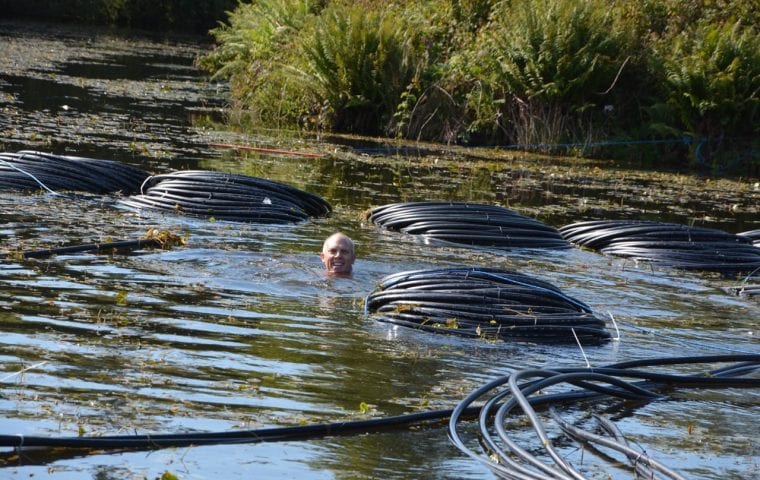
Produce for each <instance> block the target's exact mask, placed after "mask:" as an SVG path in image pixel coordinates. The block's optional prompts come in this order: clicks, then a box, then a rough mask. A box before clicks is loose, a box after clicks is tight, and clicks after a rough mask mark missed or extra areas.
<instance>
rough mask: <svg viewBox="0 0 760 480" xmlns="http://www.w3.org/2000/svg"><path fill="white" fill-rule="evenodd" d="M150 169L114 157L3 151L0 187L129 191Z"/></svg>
mask: <svg viewBox="0 0 760 480" xmlns="http://www.w3.org/2000/svg"><path fill="white" fill-rule="evenodd" d="M148 176H149V173H148V172H146V171H145V170H142V169H140V168H137V167H133V166H130V165H126V164H123V163H120V162H117V161H114V160H104V159H95V158H86V157H75V156H70V155H55V154H52V153H43V152H34V151H28V150H22V151H19V152H17V153H0V190H17V191H37V190H41V189H44V188H47V189H49V190H53V191H79V192H88V193H96V194H106V193H121V194H125V195H129V194H132V193H135V192H138V191H139V190H140V185H141V184H142V183H143V182H144V181H145V179H146V178H148Z"/></svg>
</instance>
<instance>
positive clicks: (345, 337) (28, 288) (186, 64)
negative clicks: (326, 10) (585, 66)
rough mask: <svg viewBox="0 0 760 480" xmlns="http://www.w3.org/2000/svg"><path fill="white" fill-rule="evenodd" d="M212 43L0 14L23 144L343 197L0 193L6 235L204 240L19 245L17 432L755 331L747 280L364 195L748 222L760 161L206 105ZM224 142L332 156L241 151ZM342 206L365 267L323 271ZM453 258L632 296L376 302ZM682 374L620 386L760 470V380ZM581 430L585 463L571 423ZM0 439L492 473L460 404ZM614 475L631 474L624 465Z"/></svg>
mask: <svg viewBox="0 0 760 480" xmlns="http://www.w3.org/2000/svg"><path fill="white" fill-rule="evenodd" d="M51 29H52V31H51ZM207 48H208V45H207V44H205V43H202V42H201V41H200V40H199V41H197V42H194V41H189V40H188V39H181V40H161V39H155V38H143V37H139V36H128V37H122V36H118V35H114V34H112V33H110V32H107V31H104V32H95V31H93V32H78V31H72V30H66V29H63V27H51V26H46V25H42V26H40V25H36V24H23V23H22V24H10V23H4V22H0V50H1V51H3V52H4V54H3V55H2V56H0V67H2V68H0V108H1V109H2V111H3V115H0V145H1V146H2V147H3V150H4V151H14V150H20V149H34V150H43V151H54V152H56V153H68V154H74V155H82V156H91V157H100V158H109V159H116V160H120V161H123V162H125V163H129V164H131V165H136V166H140V167H143V168H146V169H148V170H150V171H152V172H154V173H159V172H164V171H168V170H175V169H195V168H200V169H212V170H221V171H231V172H237V173H244V174H249V175H255V176H261V177H266V178H271V179H273V180H279V181H284V182H287V183H289V184H292V185H294V186H296V187H299V188H302V189H304V190H307V191H310V192H314V193H317V194H319V195H321V196H323V197H324V198H325V199H327V200H328V201H329V202H330V203H331V204H332V205H333V207H334V212H333V214H332V215H331V216H330V217H328V218H321V219H315V220H313V221H309V222H306V223H303V224H298V225H286V226H260V225H248V224H236V223H228V222H212V221H206V220H198V219H192V218H186V217H181V216H175V215H169V214H167V215H163V214H136V213H134V212H131V211H126V210H124V209H123V208H120V207H118V206H117V203H116V200H117V198H116V197H109V196H94V195H64V196H50V195H42V194H34V195H25V194H14V193H8V192H0V248H2V250H3V251H4V252H5V251H17V250H22V249H35V248H49V247H52V246H62V245H77V244H83V243H91V242H103V241H110V240H114V239H134V238H139V237H141V236H142V235H144V234H145V232H146V231H147V230H148V229H150V228H159V229H165V230H169V231H172V232H175V233H178V234H180V235H183V236H185V237H186V239H187V245H186V246H184V247H176V248H174V249H172V250H165V251H164V250H145V251H136V252H132V253H131V254H92V253H85V254H76V255H59V256H54V257H51V258H48V259H37V260H24V261H20V260H14V259H13V258H11V259H6V260H4V261H3V262H2V263H0V325H1V326H2V331H3V335H2V336H0V359H2V364H3V369H2V370H3V372H2V373H0V378H2V382H0V418H2V420H0V430H1V431H2V432H3V433H6V434H16V433H18V434H22V435H38V436H45V435H48V436H70V435H73V436H76V435H79V434H85V435H110V434H121V433H133V432H139V433H150V432H162V433H163V432H188V431H201V432H208V431H226V430H236V429H254V428H260V427H264V426H288V425H303V424H311V423H323V422H333V421H335V422H339V421H345V420H354V419H360V418H374V417H383V416H389V415H398V414H402V413H407V412H415V411H425V410H431V409H446V408H452V407H453V406H454V405H456V404H457V402H459V401H460V400H461V399H462V398H463V397H464V396H466V395H467V394H468V393H469V392H470V391H472V390H473V389H474V388H476V387H478V386H480V385H482V384H483V383H485V382H487V381H489V380H491V379H492V378H494V377H495V376H498V375H503V374H505V373H507V372H509V371H510V370H512V369H516V368H524V367H547V366H548V367H551V366H583V365H585V361H586V359H585V358H584V355H585V356H586V357H587V358H588V360H589V361H590V362H591V363H592V364H593V365H594V366H598V365H604V364H608V363H613V362H618V361H623V360H630V359H639V358H652V357H658V356H666V355H686V354H689V355H698V354H711V353H716V351H717V352H720V351H721V350H719V349H720V348H730V349H733V350H736V351H750V352H758V351H759V350H758V343H757V335H758V334H760V332H758V320H757V319H758V318H760V306H758V304H757V303H756V302H753V301H750V300H746V299H740V298H735V297H731V296H728V295H726V294H725V293H723V291H722V290H721V289H720V287H721V286H724V285H726V284H727V283H728V282H729V280H726V279H720V278H716V277H713V276H709V275H702V274H699V273H694V272H690V273H686V272H678V271H670V270H667V269H655V268H650V267H645V266H639V265H635V264H632V263H630V262H627V261H623V260H618V259H612V258H607V257H604V256H602V255H599V254H597V253H595V252H590V251H585V250H580V249H569V250H563V251H560V252H545V251H539V252H537V251H531V250H521V251H500V250H495V249H482V250H473V249H468V248H459V247H452V246H440V245H429V244H425V243H422V242H419V241H417V240H416V239H414V238H411V237H409V236H404V235H401V234H398V233H395V232H386V231H381V230H379V229H377V228H376V227H374V226H373V225H369V224H368V223H367V222H366V220H365V219H364V217H363V213H364V211H365V210H366V209H368V208H370V207H372V206H375V205H380V204H384V203H391V202H399V201H411V200H434V199H439V200H449V199H451V200H459V201H473V202H488V203H498V204H500V205H503V206H506V207H510V208H514V209H515V210H517V211H519V212H520V213H523V214H526V215H530V216H534V217H536V218H539V219H541V220H543V221H545V222H546V223H549V224H551V225H555V226H560V225H564V224H567V223H570V222H574V221H579V220H584V219H590V218H649V219H657V220H672V221H678V222H680V223H694V224H699V225H707V226H717V227H719V228H723V229H726V230H729V231H734V232H735V231H741V230H749V229H753V228H758V222H759V220H758V218H759V217H758V208H760V200H759V199H760V191H759V190H760V187H758V186H757V185H756V184H753V183H751V182H749V183H747V182H744V183H742V182H733V183H731V182H728V181H723V180H708V179H704V178H696V177H691V176H688V175H680V174H666V173H652V172H648V173H647V172H642V171H634V170H626V169H624V168H621V167H620V166H617V165H614V163H613V162H603V161H581V160H578V159H556V158H538V157H536V158H527V157H523V156H520V155H516V154H515V153H514V152H508V153H507V152H494V151H468V152H464V153H462V152H459V151H457V150H456V149H443V148H440V149H439V148H433V149H429V148H426V149H425V150H424V151H417V152H412V151H410V150H408V149H392V150H391V153H390V154H388V152H387V151H386V152H379V151H375V152H370V151H361V149H362V148H364V149H366V148H370V147H372V145H373V143H374V145H375V146H376V147H383V146H384V145H385V142H383V141H374V142H371V143H367V141H365V140H356V141H355V142H354V141H348V140H346V139H338V138H327V139H325V138H315V137H313V136H306V135H303V136H298V135H293V136H292V137H290V138H288V139H283V136H282V135H269V134H267V133H262V134H260V135H243V134H240V133H236V132H229V131H223V130H216V129H211V128H207V127H206V126H207V125H209V124H210V123H212V122H213V121H214V120H216V119H219V118H220V116H221V115H222V114H221V113H220V110H219V108H220V107H221V106H223V105H224V102H225V99H224V92H225V86H224V85H216V84H211V83H207V82H206V81H205V80H204V79H203V77H202V75H201V74H200V73H199V72H197V71H195V70H194V69H193V68H192V65H193V61H194V59H195V57H196V56H197V55H199V54H202V53H203V52H204V51H205V50H206V49H207ZM64 106H66V108H64ZM211 143H240V144H254V145H262V146H275V147H281V148H284V149H287V150H293V151H318V152H322V153H325V154H326V155H325V156H324V157H323V158H318V159H313V158H303V157H298V156H290V155H265V154H260V153H244V152H238V151H235V150H221V149H213V148H209V144H211ZM372 148H375V147H372ZM381 153H382V154H381ZM487 158H488V159H487ZM335 230H343V231H345V232H346V233H348V234H349V235H350V236H351V237H352V238H354V239H355V240H356V242H357V251H358V254H359V259H358V261H357V264H356V273H355V275H354V277H353V278H351V279H331V278H328V277H326V276H324V274H323V272H322V269H321V265H320V262H319V259H318V257H317V252H318V251H319V249H320V248H321V242H322V239H324V238H325V237H326V236H327V235H329V234H330V233H332V232H333V231H335ZM445 265H446V266H448V265H457V266H459V265H487V266H493V267H501V268H509V269H515V270H519V271H522V272H524V273H527V274H529V275H534V276H537V277H539V278H543V279H547V280H549V281H551V282H552V283H554V284H556V285H557V286H559V287H561V288H562V289H563V291H565V292H566V293H568V294H569V295H571V296H573V297H576V298H578V299H580V300H582V301H585V302H586V303H589V304H590V305H591V306H592V307H593V308H594V309H595V310H597V311H599V312H605V313H609V314H612V315H613V316H614V318H616V319H618V321H619V322H620V324H619V327H620V328H621V336H622V338H621V340H620V341H615V342H610V343H608V344H604V345H601V346H595V347H587V348H585V349H584V351H583V352H581V351H580V350H579V348H578V347H577V346H575V345H560V346H545V345H525V344H510V343H505V342H487V341H473V340H465V339H461V338H458V337H449V336H442V335H433V334H429V333H424V332H419V331H414V330H410V329H404V328H400V327H394V326H390V325H387V324H382V323H379V322H376V321H374V320H373V319H372V318H370V317H367V316H366V315H365V314H364V304H363V301H364V297H365V296H366V295H367V294H368V293H369V292H371V291H372V290H373V288H375V286H376V284H377V282H378V281H379V279H381V278H382V277H384V276H385V275H388V274H391V273H396V272H399V271H402V270H412V269H421V268H431V267H440V266H445ZM731 284H733V283H731ZM716 349H718V350H716ZM677 398H678V399H679V401H668V402H662V403H656V404H650V405H645V406H640V405H637V406H636V408H631V406H630V405H607V406H605V408H608V411H609V412H610V413H612V414H615V415H616V421H618V422H619V424H620V425H621V427H622V428H623V430H624V432H625V433H626V435H629V436H631V437H633V438H634V439H635V441H636V442H637V443H640V444H642V445H644V447H645V448H646V449H647V451H648V452H649V453H651V452H658V454H661V455H660V456H659V459H660V460H665V461H666V463H668V464H669V466H671V467H674V468H676V469H679V470H681V471H683V472H684V473H686V474H693V475H695V476H704V477H708V478H751V477H752V476H753V475H755V474H757V472H758V462H757V445H756V439H755V436H756V432H755V429H754V425H755V423H756V422H754V420H753V419H754V418H755V417H756V416H757V414H759V413H760V411H759V410H758V409H759V408H760V407H759V406H758V405H760V401H758V400H759V399H758V397H757V393H756V392H749V393H748V392H740V393H737V392H731V391H729V392H726V393H725V395H722V394H721V395H719V394H711V393H709V392H708V393H706V394H682V395H680V396H678V397H677ZM586 411H587V408H585V407H584V408H579V409H577V410H573V414H577V415H579V416H582V415H583V413H584V412H586ZM526 437H527V435H526ZM729 445H730V447H729ZM737 445H738V446H737ZM561 449H562V452H563V454H564V455H567V456H568V457H570V458H571V460H572V461H574V462H578V463H583V462H581V460H580V459H579V455H580V453H579V451H578V450H577V449H575V447H573V446H571V445H562V446H561ZM673 452H676V453H675V454H674V453H673ZM0 453H2V456H0V469H2V476H3V477H4V478H5V477H7V476H10V478H29V477H31V476H38V477H40V476H49V477H51V478H57V479H66V478H83V477H91V478H99V479H104V478H114V479H116V478H133V477H135V476H142V477H148V478H155V477H159V476H160V475H161V474H162V472H164V471H165V470H172V471H174V472H175V473H176V474H178V476H180V477H181V478H184V477H188V478H249V477H250V476H251V474H252V473H253V474H256V475H258V476H260V477H262V478H294V477H297V478H304V479H309V480H312V479H321V478H399V479H401V478H431V479H432V478H436V479H440V478H452V479H454V478H457V479H461V478H472V479H481V478H491V474H490V473H488V472H486V471H484V470H483V468H482V467H480V466H478V465H477V464H474V463H473V462H471V461H470V460H469V459H467V458H466V457H464V456H463V455H461V454H459V453H458V451H457V450H456V449H455V448H454V447H453V446H452V445H451V444H450V443H449V441H448V439H447V438H446V433H445V430H444V429H442V428H431V429H422V430H412V431H400V432H385V433H382V434H373V435H365V436H360V437H334V438H323V439H318V440H314V441H308V442H284V443H280V444H261V445H232V446H218V447H197V448H188V449H167V450H161V451H157V452H151V453H150V454H148V453H146V452H136V451H131V452H119V453H116V452H87V454H86V455H85V454H84V452H72V451H60V450H43V451H41V452H34V451H28V452H27V451H22V452H20V454H18V453H17V452H15V451H10V450H9V451H6V452H0ZM718 459H720V460H718ZM586 462H587V463H588V462H590V460H588V459H586ZM594 468H597V469H601V470H604V469H606V468H607V467H606V464H605V463H604V462H601V464H597V465H596V467H594V466H593V465H592V466H590V467H589V471H592V472H593V471H594V470H593V469H594ZM597 473H598V472H597ZM605 474H608V475H609V476H611V477H612V478H626V475H625V474H624V473H623V472H622V470H619V469H618V468H617V467H609V470H608V471H606V472H605ZM605 478H606V476H605Z"/></svg>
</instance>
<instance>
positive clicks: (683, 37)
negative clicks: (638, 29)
mask: <svg viewBox="0 0 760 480" xmlns="http://www.w3.org/2000/svg"><path fill="white" fill-rule="evenodd" d="M758 45H760V34H758V32H757V31H756V30H755V29H754V28H752V27H746V26H743V25H742V24H741V23H739V22H737V23H734V24H733V25H731V24H726V25H723V26H720V25H718V26H716V25H713V24H709V23H707V22H704V21H703V22H700V23H699V24H698V25H697V26H696V27H695V28H693V29H691V30H688V31H684V32H682V33H680V34H678V35H677V36H675V38H673V39H672V40H669V41H667V42H665V41H663V42H661V43H660V45H659V48H658V49H657V50H656V55H655V56H654V57H653V61H654V62H655V66H654V68H655V69H656V70H657V71H658V72H659V75H660V78H661V85H662V88H663V99H662V101H661V102H658V103H657V104H655V105H654V106H653V107H652V108H650V109H649V113H650V114H651V116H652V118H651V127H652V129H653V130H655V131H657V132H659V133H661V134H664V135H670V136H673V135H676V136H686V137H692V138H695V139H707V142H705V143H703V146H702V148H700V149H699V150H697V149H696V148H697V146H698V145H699V144H700V143H701V142H695V143H694V148H693V149H692V151H691V160H692V163H703V162H713V163H715V162H716V160H717V161H719V162H720V161H721V160H720V159H721V157H723V161H725V157H726V156H729V157H735V156H736V154H737V149H736V148H731V147H739V150H742V149H748V148H751V147H752V145H751V144H752V141H753V139H755V138H756V136H757V134H758V133H760V50H758ZM754 141H755V143H756V140H754ZM755 149H757V145H755Z"/></svg>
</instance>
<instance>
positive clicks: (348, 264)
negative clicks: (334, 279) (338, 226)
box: [319, 232, 356, 276]
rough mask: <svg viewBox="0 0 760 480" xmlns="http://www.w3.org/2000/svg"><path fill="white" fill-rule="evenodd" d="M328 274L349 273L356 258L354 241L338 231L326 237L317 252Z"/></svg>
mask: <svg viewBox="0 0 760 480" xmlns="http://www.w3.org/2000/svg"><path fill="white" fill-rule="evenodd" d="M319 258H320V259H322V263H323V264H324V265H325V270H326V271H327V273H328V275H338V276H340V275H350V274H351V270H352V268H353V265H354V260H356V254H355V253H354V241H353V240H351V239H350V238H349V237H348V235H346V234H344V233H341V232H338V233H334V234H332V235H330V236H329V237H327V240H325V242H324V243H323V244H322V252H320V254H319Z"/></svg>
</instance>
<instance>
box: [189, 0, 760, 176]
mask: <svg viewBox="0 0 760 480" xmlns="http://www.w3.org/2000/svg"><path fill="white" fill-rule="evenodd" d="M752 4H753V0H736V1H729V0H689V1H688V2H684V1H681V0H645V1H634V0H617V1H613V2H610V1H605V0H585V1H583V2H577V1H575V0H428V1H423V2H415V1H403V0H399V1H395V2H389V3H384V2H383V3H382V4H381V3H380V2H369V1H353V2H352V1H345V0H332V1H329V0H322V1H308V0H258V1H253V2H252V3H250V4H244V3H241V4H240V5H238V7H237V9H236V10H235V11H234V12H232V13H231V14H230V17H229V23H228V24H224V25H222V26H220V27H218V28H216V29H214V30H212V31H211V33H212V35H213V36H214V37H215V38H216V40H217V47H216V49H215V50H214V51H213V52H212V53H211V54H209V55H208V56H206V57H205V58H204V59H202V61H201V64H202V65H203V66H204V67H205V68H206V69H207V70H208V71H209V72H210V73H212V74H213V75H214V76H215V77H217V78H227V79H229V80H230V82H231V85H232V92H233V111H234V112H235V115H233V116H232V119H233V121H235V122H238V123H240V124H241V125H243V126H246V127H248V128H253V127H256V126H262V125H263V126H267V127H283V126H287V127H293V126H297V127H299V128H306V129H309V130H319V129H327V130H331V131H335V132H350V133H358V134H372V135H376V134H382V135H387V136H391V137H398V138H409V139H421V140H431V141H439V142H447V143H459V144H471V145H473V144H478V145H482V144H502V145H503V144H509V145H522V146H524V147H525V148H526V149H532V150H539V151H555V152H560V153H567V152H570V153H576V154H583V155H586V156H589V155H591V156H593V155H600V156H601V155H604V156H619V157H623V156H627V157H628V158H629V159H630V158H636V159H637V160H638V161H640V162H642V163H654V162H657V164H662V162H663V161H669V162H671V163H672V164H675V165H683V166H685V165H691V166H697V165H699V166H709V167H711V168H713V169H715V170H717V169H733V171H736V172H742V171H747V169H750V171H749V173H752V174H757V173H758V171H759V170H760V153H758V152H759V151H760V142H759V141H758V133H760V117H759V115H760V111H759V110H758V102H759V101H760V53H758V52H759V51H758V49H757V45H760V32H759V31H758V27H757V25H760V13H758V12H757V11H755V10H754V9H753V8H752ZM626 141H631V142H634V141H635V143H637V144H639V145H637V146H636V148H628V145H627V144H626V143H625V142H626ZM649 141H651V143H650V144H648V145H647V144H646V142H649ZM616 144H617V145H623V146H625V147H626V148H620V147H619V146H618V147H616V146H615V145H616ZM641 144H644V145H641ZM630 152H634V153H630Z"/></svg>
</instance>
